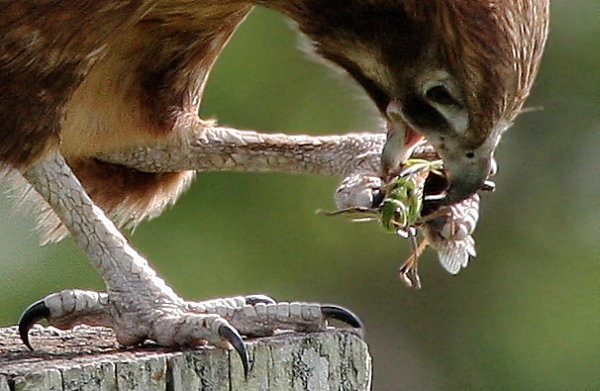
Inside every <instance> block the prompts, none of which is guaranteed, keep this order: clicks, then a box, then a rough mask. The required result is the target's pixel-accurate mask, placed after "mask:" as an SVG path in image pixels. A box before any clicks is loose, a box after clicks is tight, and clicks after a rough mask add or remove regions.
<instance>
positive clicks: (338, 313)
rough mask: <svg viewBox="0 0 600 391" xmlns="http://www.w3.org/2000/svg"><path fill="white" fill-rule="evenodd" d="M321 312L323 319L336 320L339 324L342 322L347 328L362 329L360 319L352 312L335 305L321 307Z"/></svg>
mask: <svg viewBox="0 0 600 391" xmlns="http://www.w3.org/2000/svg"><path fill="white" fill-rule="evenodd" d="M321 312H322V313H323V316H324V317H325V319H328V318H329V319H337V320H339V321H340V322H344V323H346V324H347V325H349V326H352V327H354V328H356V329H361V330H363V329H364V326H363V323H362V322H361V320H360V318H359V317H358V316H356V315H355V314H354V313H353V312H352V311H350V310H348V309H346V308H344V307H340V306H337V305H322V306H321Z"/></svg>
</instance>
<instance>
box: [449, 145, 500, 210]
mask: <svg viewBox="0 0 600 391" xmlns="http://www.w3.org/2000/svg"><path fill="white" fill-rule="evenodd" d="M442 159H443V160H444V168H445V170H446V173H447V175H448V183H449V186H448V188H447V189H446V196H445V197H444V199H443V200H441V202H442V203H443V204H447V205H448V204H455V203H457V202H459V201H462V200H464V199H465V198H467V197H470V196H471V195H473V194H474V193H476V192H477V191H478V190H481V189H482V188H483V187H484V184H485V181H486V180H487V179H488V177H489V175H490V173H491V171H492V166H493V164H492V163H493V158H492V156H491V155H489V156H484V157H482V158H479V159H475V158H469V157H466V156H464V154H461V156H460V157H459V158H458V159H453V158H451V157H444V156H442Z"/></svg>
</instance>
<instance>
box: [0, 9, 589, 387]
mask: <svg viewBox="0 0 600 391" xmlns="http://www.w3.org/2000/svg"><path fill="white" fill-rule="evenodd" d="M599 7H600V2H598V1H595V0H594V1H590V0H579V1H554V2H553V21H552V30H551V36H550V40H549V44H548V50H547V54H546V56H545V60H544V62H543V67H542V69H541V73H540V75H539V78H538V82H537V85H536V88H535V90H534V93H533V95H532V97H531V99H530V100H529V101H528V106H529V107H532V108H537V107H541V108H543V110H536V111H532V112H530V113H527V114H523V116H522V117H520V118H519V120H518V122H517V124H516V125H515V126H514V127H513V128H512V129H511V130H510V131H509V132H508V133H507V134H506V136H505V138H504V140H503V142H502V144H501V145H500V147H499V151H498V153H497V158H498V160H499V163H500V169H501V170H500V173H499V174H498V176H497V177H496V181H497V185H498V189H497V191H496V192H495V193H494V194H486V195H485V196H484V197H483V202H482V214H481V220H480V223H479V227H478V230H477V232H476V240H477V247H478V253H479V255H478V257H477V258H475V259H474V260H472V262H471V264H470V265H469V267H468V268H467V269H465V270H463V271H462V272H461V273H460V274H459V275H458V276H454V277H453V276H450V275H449V274H447V273H446V272H445V271H443V270H442V269H441V268H440V266H439V265H438V263H437V260H436V256H435V254H434V253H433V252H432V251H428V252H427V253H426V255H425V256H424V257H423V259H422V262H421V268H420V270H421V278H422V281H423V285H424V287H423V289H422V290H421V291H412V290H409V289H407V288H405V287H404V286H403V285H402V284H401V283H400V282H399V280H398V278H397V268H398V266H399V265H400V264H401V262H402V261H403V260H404V258H405V257H406V256H407V254H408V253H409V246H408V244H407V243H406V242H404V241H401V240H399V239H397V238H395V237H393V236H389V235H386V234H384V233H382V231H380V230H379V229H378V228H377V227H376V226H375V225H371V224H350V223H348V222H347V221H346V220H345V219H344V218H326V217H323V216H317V215H315V214H314V211H315V210H316V209H318V208H329V209H331V208H333V202H332V195H333V191H334V189H335V187H336V186H337V184H338V179H336V178H320V177H312V176H293V175H283V174H242V173H202V174H199V175H198V178H197V180H196V182H195V183H194V185H193V187H192V188H191V189H190V191H188V192H187V193H186V194H185V195H184V196H183V197H182V198H181V200H180V201H179V202H178V204H177V205H176V206H175V207H174V208H172V209H171V210H169V211H168V212H166V213H165V214H164V215H163V216H161V217H160V218H159V219H156V220H154V221H152V222H149V223H145V224H143V225H142V226H141V227H140V228H138V229H137V231H136V232H135V235H133V236H132V242H133V243H134V245H135V246H136V247H137V248H138V249H140V251H141V252H142V253H144V254H145V255H146V256H148V257H149V259H150V260H151V263H152V264H153V265H154V266H155V267H156V268H157V269H158V271H159V273H160V274H161V275H162V276H163V277H165V278H166V280H167V281H168V282H169V283H170V284H171V285H173V286H174V287H175V288H176V290H177V291H178V292H179V293H180V294H182V295H183V296H184V297H187V298H197V299H202V298H208V297H216V296H230V295H236V294H244V293H255V292H264V293H268V294H270V295H272V296H274V297H276V298H279V299H283V300H309V301H320V302H333V303H338V304H342V305H345V306H347V307H349V308H351V309H353V310H354V311H355V312H356V313H358V314H359V315H360V316H361V318H362V319H363V321H364V322H365V323H366V326H367V341H368V343H369V345H370V349H371V354H372V356H373V360H374V389H375V390H394V391H395V390H425V389H445V390H459V389H461V390H464V389H469V390H475V389H486V390H489V389H497V390H499V389H503V390H504V389H514V390H516V389H519V390H526V389H528V390H534V389H535V390H592V389H600V367H599V365H600V364H599V363H600V357H599V352H600V346H599V345H600V339H599V338H600V332H599V331H600V330H599V324H600V311H599V310H600V308H599V303H600V296H599V293H600V290H599V285H598V282H599V277H600V276H599V271H600V269H599V263H598V261H599V260H600V239H599V238H600V235H599V234H600V197H599V195H598V194H600V193H599V192H600V174H599V172H600V154H599V153H598V152H597V149H598V148H599V147H600V143H599V141H600V117H599V115H600V100H599V91H600V83H599V77H600V57H599V53H600V47H599V44H600V31H599V22H598V9H599ZM298 46H299V44H298V39H297V36H296V34H295V33H294V31H293V29H291V28H290V26H289V23H288V22H287V21H285V20H284V19H283V18H282V17H281V16H280V15H277V14H274V13H272V12H268V11H265V10H257V11H256V12H254V13H253V14H252V15H251V17H250V18H249V19H248V20H247V22H246V23H245V24H244V25H243V26H242V28H241V29H240V31H239V32H238V34H237V35H236V36H235V37H234V39H233V40H232V42H231V44H230V45H229V46H228V47H227V49H226V50H225V52H224V54H223V56H222V58H221V59H220V61H219V63H218V64H217V67H216V69H215V71H214V74H213V77H212V79H211V80H210V83H209V85H208V90H207V93H206V96H205V100H204V105H203V114H204V116H208V117H216V116H218V118H219V119H220V122H221V123H222V124H227V125H232V126H236V127H239V128H248V129H259V130H263V131H286V132H308V133H314V134H317V133H331V132H349V131H363V130H375V129H376V128H377V121H376V116H375V115H374V112H373V108H372V106H371V105H370V103H369V102H367V101H366V99H364V97H363V95H362V94H361V92H360V91H359V90H358V89H356V88H355V87H353V86H352V83H351V82H349V81H348V80H346V79H345V78H344V77H340V76H338V75H337V74H336V73H335V72H331V71H328V70H326V69H324V68H323V67H322V66H321V65H319V64H317V63H315V62H313V61H311V60H310V59H309V58H308V56H306V55H305V54H303V53H302V52H301V51H299V50H297V48H298ZM5 198H6V197H3V199H2V202H1V203H0V218H1V219H2V224H0V309H1V311H0V325H10V324H14V323H15V322H16V320H17V318H18V316H19V314H20V311H21V310H22V309H23V308H25V307H26V306H27V305H28V304H29V303H30V302H32V301H33V300H37V299H38V298H40V297H41V296H43V295H45V294H47V293H50V292H53V291H57V290H60V289H63V288H73V287H79V288H96V289H101V288H102V282H101V281H100V279H99V278H98V276H97V275H96V273H95V272H94V270H93V269H92V267H91V265H90V264H89V263H88V262H87V261H86V260H85V259H84V257H83V255H82V253H81V251H80V250H79V249H78V248H77V247H76V246H75V245H74V244H73V243H72V241H71V240H70V239H69V240H66V241H64V242H62V243H60V244H58V245H52V246H47V247H43V248H40V247H38V246H37V238H36V235H35V233H34V232H33V229H32V227H33V219H32V218H30V217H29V216H24V215H23V214H22V213H15V212H13V211H12V210H11V207H10V203H9V202H7V201H6V199H5Z"/></svg>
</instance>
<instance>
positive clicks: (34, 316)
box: [19, 300, 50, 350]
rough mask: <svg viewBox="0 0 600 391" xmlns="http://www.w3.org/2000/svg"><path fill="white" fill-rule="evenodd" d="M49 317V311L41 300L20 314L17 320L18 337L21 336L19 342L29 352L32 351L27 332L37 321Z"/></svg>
mask: <svg viewBox="0 0 600 391" xmlns="http://www.w3.org/2000/svg"><path fill="white" fill-rule="evenodd" d="M49 316H50V309H49V308H48V307H47V306H46V303H44V301H43V300H40V301H36V302H35V303H33V304H31V305H30V306H29V307H27V308H26V309H25V311H23V313H22V314H21V317H20V318H19V335H20V336H21V341H23V343H24V344H25V346H27V347H28V348H29V350H33V347H32V346H31V344H30V343H29V330H30V329H31V327H33V325H34V324H36V323H37V322H38V321H39V320H42V319H47V318H48V317H49Z"/></svg>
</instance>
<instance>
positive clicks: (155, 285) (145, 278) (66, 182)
mask: <svg viewBox="0 0 600 391" xmlns="http://www.w3.org/2000/svg"><path fill="white" fill-rule="evenodd" d="M22 174H23V176H24V177H25V178H26V179H27V180H28V181H29V182H30V183H31V185H32V186H33V188H34V189H35V190H36V191H37V192H38V193H40V195H41V196H42V197H43V198H44V199H45V200H46V201H47V202H48V203H49V205H50V206H51V207H52V208H53V209H54V211H55V212H56V214H57V215H58V216H59V218H60V219H61V221H62V222H63V224H64V225H65V226H66V227H67V229H68V230H69V232H70V233H71V235H73V237H74V239H75V241H76V242H77V243H78V244H79V246H80V247H81V248H82V249H83V250H84V251H85V253H86V255H87V257H88V258H89V259H90V261H91V262H92V263H93V265H94V266H95V267H96V269H97V270H98V272H99V273H100V275H101V277H102V279H103V280H104V282H105V284H106V288H107V292H106V293H96V292H85V291H64V292H61V293H58V294H54V295H50V296H48V297H46V298H45V299H43V300H41V301H40V302H38V303H35V304H33V305H32V306H30V307H29V308H28V310H26V312H25V313H24V314H23V316H22V318H21V322H20V328H21V332H22V336H23V338H24V342H26V343H27V344H28V340H27V330H28V329H29V327H30V326H31V325H32V324H33V323H34V322H35V321H37V320H38V319H40V318H47V319H48V320H49V321H50V323H51V324H55V325H56V326H58V327H62V328H66V327H71V326H72V325H74V324H77V323H88V324H91V325H103V326H108V327H111V328H112V329H113V330H114V331H115V333H116V335H117V339H118V341H119V342H120V343H122V344H124V345H132V344H136V343H140V342H143V341H144V340H146V339H151V340H154V341H156V342H157V343H159V344H160V345H163V346H173V345H193V344H198V343H202V342H204V341H208V342H210V343H213V344H215V345H218V346H226V345H228V344H231V345H233V347H234V348H235V349H236V350H237V351H238V353H239V354H240V356H241V358H242V362H243V364H244V367H245V368H247V365H248V358H247V354H246V350H245V347H244V344H243V341H242V338H241V336H240V334H239V332H238V331H237V328H238V327H239V328H240V329H243V332H244V333H246V334H252V333H253V330H255V329H256V330H258V333H259V334H267V333H268V332H272V331H273V330H275V329H280V328H284V329H293V330H296V329H301V330H322V329H323V328H324V327H326V323H327V322H326V321H327V318H337V319H342V320H347V321H348V322H349V323H350V324H351V325H352V326H360V322H359V321H358V319H357V318H356V317H355V316H353V315H352V314H351V313H350V312H347V311H344V310H343V309H340V308H339V307H335V306H323V307H321V306H315V305H307V304H293V305H289V304H286V303H284V304H276V303H273V302H272V301H271V300H270V299H267V298H262V299H256V298H253V297H250V298H243V297H239V298H233V299H223V300H216V301H210V302H206V303H190V302H186V301H184V300H183V299H181V298H180V297H179V296H177V295H176V294H175V292H174V291H173V290H172V289H171V288H170V287H168V286H167V285H166V283H165V282H164V281H163V280H162V279H161V278H159V277H158V276H157V275H156V273H155V272H154V270H152V268H150V266H149V265H148V262H147V261H146V260H145V259H144V258H143V257H142V256H141V255H139V254H138V253H137V252H136V251H135V250H134V249H133V248H132V247H131V246H130V245H129V243H128V242H127V240H126V239H125V237H124V236H123V235H122V234H121V233H120V232H119V231H118V229H117V228H116V227H115V226H114V224H113V223H112V222H111V221H110V220H109V219H108V218H107V217H106V216H105V215H104V213H103V212H102V211H101V210H100V209H99V208H98V207H97V206H96V205H95V204H94V203H93V201H92V200H91V199H90V198H89V197H88V195H87V194H86V192H85V190H84V188H83V187H82V185H81V184H80V183H79V181H78V180H77V178H76V177H75V175H74V174H73V172H72V171H71V169H70V168H69V166H68V165H67V163H66V162H65V160H64V158H63V157H62V156H61V155H60V154H59V153H58V152H54V153H52V154H51V155H50V156H48V157H47V158H46V159H45V160H42V161H40V162H38V163H37V164H34V165H32V166H30V167H29V168H28V169H27V170H25V171H24V172H23V173H22ZM240 314H242V315H240Z"/></svg>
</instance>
